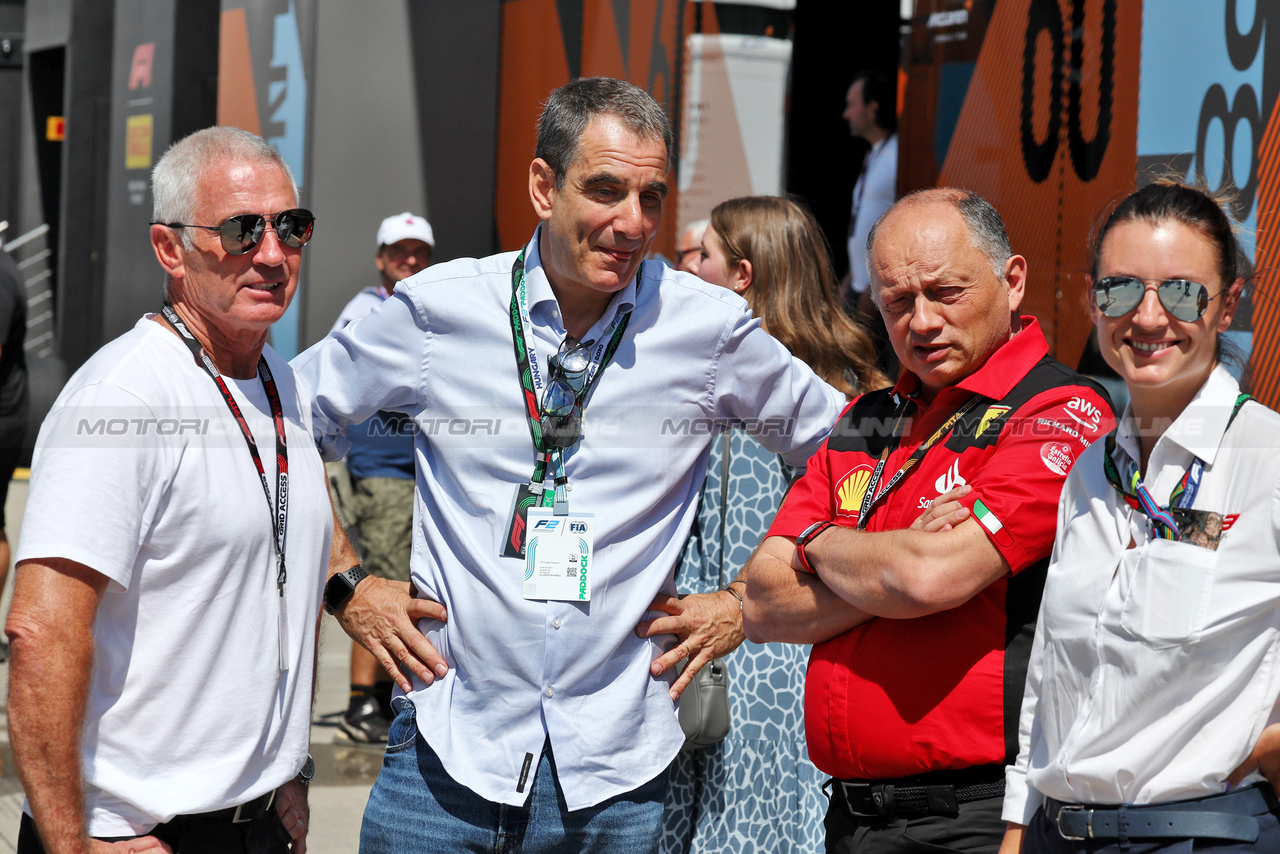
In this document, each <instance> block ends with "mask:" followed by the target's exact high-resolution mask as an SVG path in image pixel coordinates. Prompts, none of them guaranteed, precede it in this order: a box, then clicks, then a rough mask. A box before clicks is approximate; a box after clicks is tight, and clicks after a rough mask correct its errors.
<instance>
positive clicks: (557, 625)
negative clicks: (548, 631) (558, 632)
mask: <svg viewBox="0 0 1280 854" xmlns="http://www.w3.org/2000/svg"><path fill="white" fill-rule="evenodd" d="M551 627H552V628H555V629H558V628H560V618H559V617H556V618H555V619H554V620H552V621H551Z"/></svg>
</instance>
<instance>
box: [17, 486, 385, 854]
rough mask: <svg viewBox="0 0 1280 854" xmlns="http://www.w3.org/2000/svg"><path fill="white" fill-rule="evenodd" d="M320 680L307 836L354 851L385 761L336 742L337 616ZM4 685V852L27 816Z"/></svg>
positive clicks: (342, 851)
mask: <svg viewBox="0 0 1280 854" xmlns="http://www.w3.org/2000/svg"><path fill="white" fill-rule="evenodd" d="M26 497H27V483H26V481H25V480H15V481H14V482H13V484H12V485H11V486H10V487H9V498H8V501H7V502H6V504H5V519H6V521H7V522H8V524H7V525H6V526H5V529H6V531H7V533H8V537H9V542H10V544H11V545H16V544H17V542H18V536H19V529H20V528H21V525H22V511H23V508H24V507H25V506H26ZM12 587H13V584H12V582H10V583H9V584H8V585H7V586H6V589H5V591H4V595H3V600H0V615H3V614H7V613H8V611H9V596H10V593H11V591H12ZM321 638H322V640H321V651H320V679H319V684H318V691H317V696H316V705H315V714H314V717H313V720H312V722H311V755H312V756H314V757H315V760H316V777H315V781H314V782H313V783H312V786H311V832H310V833H309V834H308V837H307V851H308V852H310V854H351V852H354V851H356V849H357V848H359V841H360V817H361V815H363V813H364V805H365V802H366V801H367V800H368V798H369V789H370V788H371V787H372V785H373V781H374V778H376V777H377V775H378V768H379V766H380V765H381V763H382V751H381V750H380V749H378V748H369V747H357V746H353V745H352V744H351V743H350V742H346V741H338V742H336V743H335V740H334V732H335V730H336V727H337V722H338V718H339V716H341V714H342V712H343V711H345V710H346V708H347V684H348V674H347V662H348V657H349V656H350V653H351V641H350V640H348V638H347V636H346V635H345V634H343V632H342V629H340V628H339V627H338V624H337V623H336V622H334V620H333V618H331V617H328V616H326V617H325V618H324V623H323V626H322V628H321ZM0 684H3V685H4V686H6V690H5V694H4V696H5V699H6V703H5V705H4V707H3V710H4V711H5V712H6V714H3V715H0V854H9V852H13V851H15V850H16V846H17V841H18V822H19V820H20V819H21V817H22V800H23V795H22V787H21V785H20V784H19V782H18V774H17V771H16V770H15V769H14V766H13V754H12V753H11V751H10V750H9V727H8V715H7V697H8V690H7V686H8V684H9V666H8V664H7V663H6V664H0Z"/></svg>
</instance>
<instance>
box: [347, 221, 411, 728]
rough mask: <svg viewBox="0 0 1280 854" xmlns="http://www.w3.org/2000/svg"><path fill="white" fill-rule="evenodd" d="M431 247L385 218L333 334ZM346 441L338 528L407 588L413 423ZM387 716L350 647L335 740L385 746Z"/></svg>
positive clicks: (382, 573)
mask: <svg viewBox="0 0 1280 854" xmlns="http://www.w3.org/2000/svg"><path fill="white" fill-rule="evenodd" d="M434 248H435V236H434V235H433V234H432V232H431V224H430V223H429V222H427V220H426V219H425V218H424V217H420V216H417V215H416V214H411V213H409V212H408V211H406V212H404V213H402V214H397V215H396V216H389V217H387V218H386V219H384V220H383V221H382V225H381V226H379V227H378V250H377V254H375V255H374V263H375V264H377V266H378V273H379V274H380V275H381V278H382V280H381V281H380V282H379V283H378V286H377V287H376V288H373V287H369V288H364V289H363V290H361V291H360V293H358V294H356V295H355V296H354V297H352V299H351V302H349V303H347V306H346V308H344V309H343V310H342V314H341V315H339V316H338V321H337V323H335V324H334V326H333V330H334V331H335V332H336V331H337V330H339V329H341V328H343V327H344V326H346V325H347V324H349V323H354V322H356V321H357V320H359V319H360V318H362V317H364V316H365V315H366V314H368V313H369V312H371V311H373V310H374V309H375V308H377V307H378V306H379V305H381V304H382V301H383V300H385V299H386V298H387V297H389V296H391V292H392V291H394V290H395V287H396V283H397V282H399V281H400V280H401V279H407V278H409V277H410V276H412V275H414V274H416V273H420V272H422V271H423V270H425V269H426V268H427V266H428V265H430V264H431V251H432V249H434ZM347 437H348V438H349V439H350V440H351V450H349V451H348V452H347V459H346V462H347V471H348V472H349V473H350V476H351V477H350V489H349V490H348V489H347V488H346V487H347V485H346V483H344V482H343V480H344V474H343V472H342V470H341V467H340V466H338V464H330V480H331V481H333V480H334V479H335V478H336V479H337V484H335V486H336V488H335V492H336V493H337V496H336V501H335V503H337V504H338V505H339V509H340V512H341V515H342V516H344V518H343V519H342V522H343V524H345V525H348V526H349V528H350V532H351V533H352V534H353V535H356V534H358V539H359V542H360V546H361V549H362V551H363V553H364V567H365V569H366V570H368V572H369V573H370V574H372V575H377V576H379V577H381V578H387V579H390V580H392V581H404V582H407V581H408V580H409V552H410V548H411V546H412V543H413V422H412V420H411V419H409V418H408V417H407V416H405V415H402V414H400V413H398V412H386V411H383V412H379V413H378V414H377V415H374V416H373V417H372V418H370V419H369V420H368V421H366V422H364V424H362V425H360V426H359V427H353V428H352V429H351V430H350V431H348V433H347ZM335 466H337V468H336V470H335V468H334V467H335ZM391 717H392V715H391V677H390V676H388V675H387V674H386V673H385V672H384V671H383V670H382V668H381V667H380V666H379V665H378V660H377V659H376V658H374V657H373V655H372V653H370V652H368V651H367V650H366V649H365V648H364V647H362V646H360V645H359V644H358V643H352V644H351V693H350V699H349V700H348V704H347V711H346V713H345V714H344V715H343V716H342V720H341V721H340V722H339V723H338V735H339V736H340V737H346V738H348V739H350V740H351V741H358V742H362V743H365V744H380V743H385V742H386V740H387V730H388V729H389V728H390V726H391Z"/></svg>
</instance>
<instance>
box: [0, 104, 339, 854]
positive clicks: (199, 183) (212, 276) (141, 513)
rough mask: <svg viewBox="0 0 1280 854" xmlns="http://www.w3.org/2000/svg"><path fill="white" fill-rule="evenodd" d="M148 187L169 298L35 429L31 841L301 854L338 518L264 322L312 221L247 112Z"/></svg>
mask: <svg viewBox="0 0 1280 854" xmlns="http://www.w3.org/2000/svg"><path fill="white" fill-rule="evenodd" d="M153 194H154V197H155V208H154V212H155V220H156V222H155V223H153V225H152V227H151V242H152V246H153V248H154V250H155V254H156V258H157V260H158V261H159V263H160V266H161V267H162V268H163V270H164V273H165V278H166V285H165V296H166V299H165V302H164V305H163V308H162V310H161V312H160V313H157V314H152V315H146V316H144V317H142V318H141V319H139V320H138V322H137V324H136V325H135V326H134V327H133V329H132V330H130V331H129V332H126V333H125V334H124V335H122V336H120V337H119V338H117V339H115V340H114V341H112V342H110V343H108V344H107V345H106V346H104V347H103V348H102V349H101V350H99V351H98V352H97V353H96V354H95V355H94V356H92V357H91V358H90V359H89V361H88V362H86V363H85V365H84V366H83V367H81V368H80V370H78V371H77V372H76V373H75V375H74V376H72V378H71V379H70V381H68V383H67V385H66V387H65V388H64V389H63V391H62V393H61V395H59V397H58V400H57V401H56V402H55V404H54V406H53V409H52V411H51V412H50V413H49V416H48V418H47V419H46V420H45V423H44V425H43V427H42V428H41V431H40V438H39V440H38V441H37V443H36V451H35V461H34V465H33V467H32V478H31V491H30V494H29V497H28V501H27V507H26V515H25V518H24V520H23V521H24V524H23V530H22V540H21V543H20V544H19V547H18V569H17V580H16V584H15V588H14V597H13V609H12V611H11V612H10V615H9V621H8V624H7V626H6V628H5V631H6V633H7V634H8V636H9V638H10V641H11V647H12V652H13V657H12V661H11V664H10V671H9V691H10V693H9V731H10V736H11V739H12V744H13V754H14V759H15V761H16V764H17V767H18V773H19V775H20V777H21V779H22V784H23V788H24V789H25V791H26V794H27V798H28V803H27V805H26V807H25V808H24V816H23V819H22V827H21V830H20V834H19V841H18V851H20V852H23V854H27V852H42V851H48V852H50V854H54V852H57V853H58V854H62V852H89V851H107V850H127V851H177V852H181V854H199V852H209V854H213V852H217V854H236V852H243V854H258V852H262V854H284V852H288V851H290V850H292V851H293V852H294V854H298V852H304V851H305V849H306V830H307V820H308V814H307V803H306V789H305V783H306V782H307V781H309V780H310V769H311V767H312V764H311V762H310V760H309V757H308V756H307V746H308V743H309V736H310V711H311V690H312V680H313V671H314V662H315V644H316V626H317V620H316V616H317V614H318V612H319V608H320V596H321V590H322V578H323V575H324V572H323V569H324V567H325V566H326V565H327V563H328V555H329V544H330V537H331V534H332V514H331V511H330V508H329V504H328V499H327V492H326V490H325V480H324V468H323V465H322V463H321V462H320V459H319V457H318V455H317V454H316V452H315V449H314V447H313V446H312V443H311V438H310V434H311V414H310V405H311V395H310V393H309V392H308V391H307V390H306V388H305V387H303V386H302V385H300V384H299V383H298V382H297V380H296V379H295V377H294V374H293V371H292V370H291V369H290V368H289V366H288V364H287V363H286V362H285V361H284V360H283V359H282V358H280V356H279V355H277V354H276V353H275V351H274V350H272V349H271V347H269V346H267V344H266V338H267V333H268V330H269V329H270V327H271V324H272V323H274V322H275V321H276V320H278V319H279V318H280V317H281V315H283V314H284V312H285V309H286V308H287V307H288V305H289V302H290V301H291V300H292V298H293V295H294V292H295V290H296V289H297V284H298V269H299V266H300V263H301V252H302V246H303V245H304V244H305V243H306V242H307V240H308V239H309V238H310V236H311V231H312V226H313V224H314V217H312V215H311V213H310V212H309V211H306V210H303V209H300V208H299V207H298V194H297V188H296V186H295V185H294V183H293V179H292V178H291V177H290V174H289V170H288V168H287V166H286V165H285V164H284V161H283V160H282V159H281V157H280V154H279V153H278V152H277V151H276V150H275V149H274V148H272V147H271V146H270V145H268V144H267V143H266V142H265V141H264V140H262V139H261V138H260V137H257V136H254V135H252V134H249V133H246V132H244V131H240V130H236V129H233V128H210V129H207V130H203V131H199V132H197V133H195V134H192V135H191V136H189V137H187V138H186V139H184V140H182V141H181V142H179V143H177V144H176V145H174V146H173V147H172V148H171V149H170V150H169V151H168V152H167V153H166V154H165V156H164V157H163V158H161V160H160V162H159V163H158V164H157V165H156V168H155V173H154V175H153ZM157 308H161V306H157ZM126 839H127V840H129V841H128V842H125V841H123V840H126ZM113 840H115V843H114V845H112V844H111V842H112V841H113ZM291 843H292V847H291Z"/></svg>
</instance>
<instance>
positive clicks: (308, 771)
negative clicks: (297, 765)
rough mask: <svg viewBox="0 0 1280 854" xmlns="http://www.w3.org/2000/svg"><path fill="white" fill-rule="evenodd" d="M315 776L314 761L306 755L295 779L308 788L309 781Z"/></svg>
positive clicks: (309, 755)
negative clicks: (305, 759)
mask: <svg viewBox="0 0 1280 854" xmlns="http://www.w3.org/2000/svg"><path fill="white" fill-rule="evenodd" d="M315 776H316V761H315V760H314V759H312V758H311V754H310V753H308V754H307V761H306V762H304V763H302V770H301V771H299V772H298V776H297V777H296V778H294V779H296V780H297V781H298V782H299V783H301V784H302V785H304V786H310V785H311V781H312V780H313V779H314V778H315Z"/></svg>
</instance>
